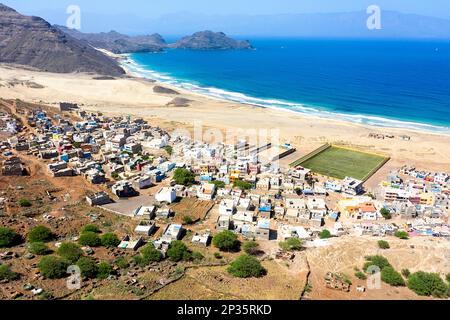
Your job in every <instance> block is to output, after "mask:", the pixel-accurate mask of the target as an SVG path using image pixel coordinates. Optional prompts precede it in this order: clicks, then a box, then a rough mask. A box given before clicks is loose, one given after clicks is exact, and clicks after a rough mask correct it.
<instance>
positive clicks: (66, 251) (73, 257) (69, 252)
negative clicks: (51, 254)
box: [57, 242, 83, 263]
mask: <svg viewBox="0 0 450 320" xmlns="http://www.w3.org/2000/svg"><path fill="white" fill-rule="evenodd" d="M57 253H58V254H59V255H60V256H61V257H62V258H64V259H66V260H67V261H69V262H70V263H76V262H77V261H78V260H79V259H80V258H81V257H82V256H83V250H81V248H80V247H79V246H78V245H77V244H76V243H72V242H64V243H62V244H61V246H60V247H59V248H58V251H57Z"/></svg>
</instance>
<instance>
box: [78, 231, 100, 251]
mask: <svg viewBox="0 0 450 320" xmlns="http://www.w3.org/2000/svg"><path fill="white" fill-rule="evenodd" d="M78 242H79V243H80V244H81V245H82V246H89V247H100V246H101V245H102V240H101V239H100V237H99V236H98V234H96V233H95V232H92V231H87V232H84V233H82V234H81V235H80V238H79V239H78Z"/></svg>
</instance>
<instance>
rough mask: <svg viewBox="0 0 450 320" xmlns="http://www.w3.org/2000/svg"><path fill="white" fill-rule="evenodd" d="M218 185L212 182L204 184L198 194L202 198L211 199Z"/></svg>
mask: <svg viewBox="0 0 450 320" xmlns="http://www.w3.org/2000/svg"><path fill="white" fill-rule="evenodd" d="M215 192H216V186H215V185H214V184H212V183H204V184H202V185H201V186H200V187H199V188H198V191H197V196H198V198H199V199H200V200H205V201H210V200H212V199H213V198H214V194H215Z"/></svg>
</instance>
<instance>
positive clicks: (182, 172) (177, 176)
mask: <svg viewBox="0 0 450 320" xmlns="http://www.w3.org/2000/svg"><path fill="white" fill-rule="evenodd" d="M173 179H174V180H175V182H176V183H177V184H181V185H183V186H191V185H193V184H194V183H195V174H194V173H192V172H191V171H190V170H187V169H183V168H178V169H176V170H175V173H174V175H173Z"/></svg>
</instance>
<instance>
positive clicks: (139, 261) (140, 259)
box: [132, 254, 147, 267]
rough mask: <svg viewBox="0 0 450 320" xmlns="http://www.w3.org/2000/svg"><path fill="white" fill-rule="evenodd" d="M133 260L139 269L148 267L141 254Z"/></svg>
mask: <svg viewBox="0 0 450 320" xmlns="http://www.w3.org/2000/svg"><path fill="white" fill-rule="evenodd" d="M132 259H133V263H134V264H135V265H137V266H139V267H145V266H146V265H147V263H145V261H144V258H143V257H142V255H140V254H137V255H135V256H133V258H132Z"/></svg>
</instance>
